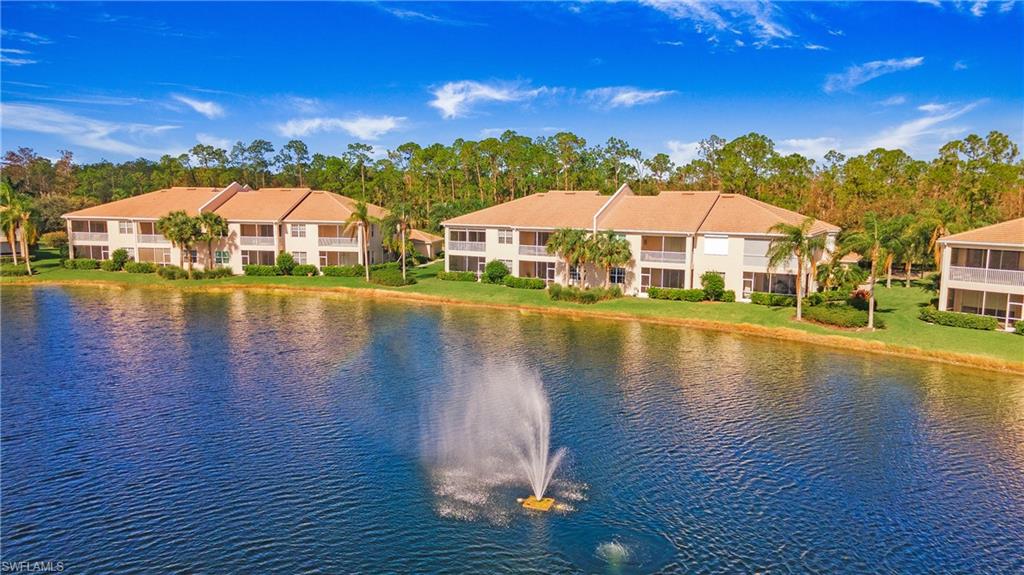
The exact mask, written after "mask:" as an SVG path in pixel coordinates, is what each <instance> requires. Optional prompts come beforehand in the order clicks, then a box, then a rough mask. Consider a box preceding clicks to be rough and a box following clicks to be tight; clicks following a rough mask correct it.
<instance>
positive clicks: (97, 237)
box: [71, 232, 107, 242]
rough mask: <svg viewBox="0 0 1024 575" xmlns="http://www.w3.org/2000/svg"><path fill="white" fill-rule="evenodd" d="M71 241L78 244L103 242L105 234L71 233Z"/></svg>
mask: <svg viewBox="0 0 1024 575" xmlns="http://www.w3.org/2000/svg"><path fill="white" fill-rule="evenodd" d="M71 239H73V240H75V241H78V242H105V241H107V234H105V233H102V232H72V233H71Z"/></svg>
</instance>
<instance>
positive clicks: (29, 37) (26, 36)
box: [0, 30, 53, 45]
mask: <svg viewBox="0 0 1024 575" xmlns="http://www.w3.org/2000/svg"><path fill="white" fill-rule="evenodd" d="M0 36H7V37H9V38H10V39H12V40H17V41H19V42H24V43H25V44H36V45H42V44H53V40H50V39H49V38H47V37H46V36H40V35H39V34H36V33H35V32H20V31H18V30H0Z"/></svg>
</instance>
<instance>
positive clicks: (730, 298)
mask: <svg viewBox="0 0 1024 575" xmlns="http://www.w3.org/2000/svg"><path fill="white" fill-rule="evenodd" d="M722 301H724V302H728V303H732V302H734V301H736V290H731V289H727V290H725V291H723V292H722Z"/></svg>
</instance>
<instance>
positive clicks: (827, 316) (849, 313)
mask: <svg viewBox="0 0 1024 575" xmlns="http://www.w3.org/2000/svg"><path fill="white" fill-rule="evenodd" d="M803 316H804V319H809V320H811V321H816V322H818V323H825V324H828V325H834V326H838V327H851V328H853V327H867V325H868V312H867V311H865V310H860V309H857V308H855V307H853V306H851V305H849V304H845V303H840V304H829V305H816V306H810V307H807V308H805V309H804V310H803ZM875 327H876V328H877V329H882V328H884V327H885V321H884V320H882V318H880V317H878V316H877V315H876V316H875Z"/></svg>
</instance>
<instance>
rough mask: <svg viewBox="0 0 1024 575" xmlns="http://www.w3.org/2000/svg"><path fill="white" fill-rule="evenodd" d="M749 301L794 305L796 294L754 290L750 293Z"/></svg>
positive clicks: (776, 305)
mask: <svg viewBox="0 0 1024 575" xmlns="http://www.w3.org/2000/svg"><path fill="white" fill-rule="evenodd" d="M750 302H751V303H756V304H757V305H770V306H774V307H787V306H788V307H796V296H792V295H782V294H777V293H765V292H763V291H755V292H751V294H750Z"/></svg>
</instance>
